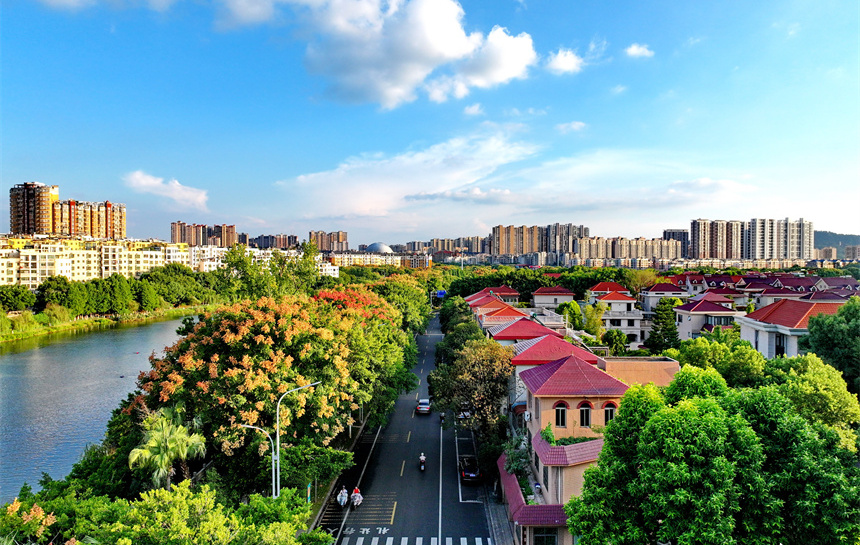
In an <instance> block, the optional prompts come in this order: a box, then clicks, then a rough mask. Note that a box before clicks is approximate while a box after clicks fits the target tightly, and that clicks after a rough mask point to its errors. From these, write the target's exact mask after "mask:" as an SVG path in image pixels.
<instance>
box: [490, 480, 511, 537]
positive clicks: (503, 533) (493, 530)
mask: <svg viewBox="0 0 860 545" xmlns="http://www.w3.org/2000/svg"><path fill="white" fill-rule="evenodd" d="M486 491H487V493H486V495H485V498H486V502H487V503H486V508H487V520H488V522H489V525H490V535H492V536H493V545H514V544H515V543H516V542H515V541H514V534H513V531H512V529H511V523H510V521H509V520H508V509H507V507H506V506H505V504H504V503H499V502H498V501H496V494H495V492H494V491H493V489H492V488H491V487H490V486H489V485H488V486H487V488H486Z"/></svg>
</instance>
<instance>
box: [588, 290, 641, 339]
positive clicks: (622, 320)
mask: <svg viewBox="0 0 860 545" xmlns="http://www.w3.org/2000/svg"><path fill="white" fill-rule="evenodd" d="M596 302H597V303H603V304H604V305H606V307H607V311H606V312H604V313H603V323H604V326H605V327H606V329H618V330H620V331H621V332H622V333H624V334H625V335H627V339H628V341H629V342H640V341H644V340H645V339H646V338H647V337H648V332H649V331H650V329H651V327H650V325H648V326H646V325H645V324H643V320H644V315H643V313H642V311H641V310H639V309H638V308H636V299H634V298H632V297H630V296H629V295H626V294H624V293H620V292H617V291H613V292H610V293H606V294H604V295H600V296H598V297H597V298H596Z"/></svg>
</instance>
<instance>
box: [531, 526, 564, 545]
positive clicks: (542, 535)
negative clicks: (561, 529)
mask: <svg viewBox="0 0 860 545" xmlns="http://www.w3.org/2000/svg"><path fill="white" fill-rule="evenodd" d="M532 532H533V534H534V545H557V544H558V529H557V528H539V527H536V528H535V529H534V530H532Z"/></svg>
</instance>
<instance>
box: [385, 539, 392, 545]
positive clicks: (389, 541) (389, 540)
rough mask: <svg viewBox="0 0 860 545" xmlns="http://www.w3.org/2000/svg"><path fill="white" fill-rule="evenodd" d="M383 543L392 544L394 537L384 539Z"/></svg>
mask: <svg viewBox="0 0 860 545" xmlns="http://www.w3.org/2000/svg"><path fill="white" fill-rule="evenodd" d="M385 545H394V538H393V537H389V538H388V539H386V540H385Z"/></svg>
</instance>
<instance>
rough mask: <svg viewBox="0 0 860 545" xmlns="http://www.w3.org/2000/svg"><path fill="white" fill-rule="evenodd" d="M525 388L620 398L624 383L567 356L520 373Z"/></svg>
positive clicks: (546, 393)
mask: <svg viewBox="0 0 860 545" xmlns="http://www.w3.org/2000/svg"><path fill="white" fill-rule="evenodd" d="M520 378H521V379H522V381H523V384H525V385H526V388H528V389H529V391H530V392H531V393H532V394H533V395H538V396H581V397H588V396H613V397H621V396H622V395H624V392H626V391H627V385H626V384H624V383H623V382H621V381H620V380H618V379H617V378H614V377H612V376H611V375H609V374H608V373H606V372H604V371H601V370H600V369H598V368H597V367H595V366H594V365H592V364H590V363H588V362H587V361H584V360H582V359H581V358H578V357H576V356H568V357H566V358H562V359H560V360H556V361H554V362H550V363H547V364H544V365H540V366H538V367H534V368H532V369H526V370H525V371H523V372H522V373H521V374H520Z"/></svg>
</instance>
